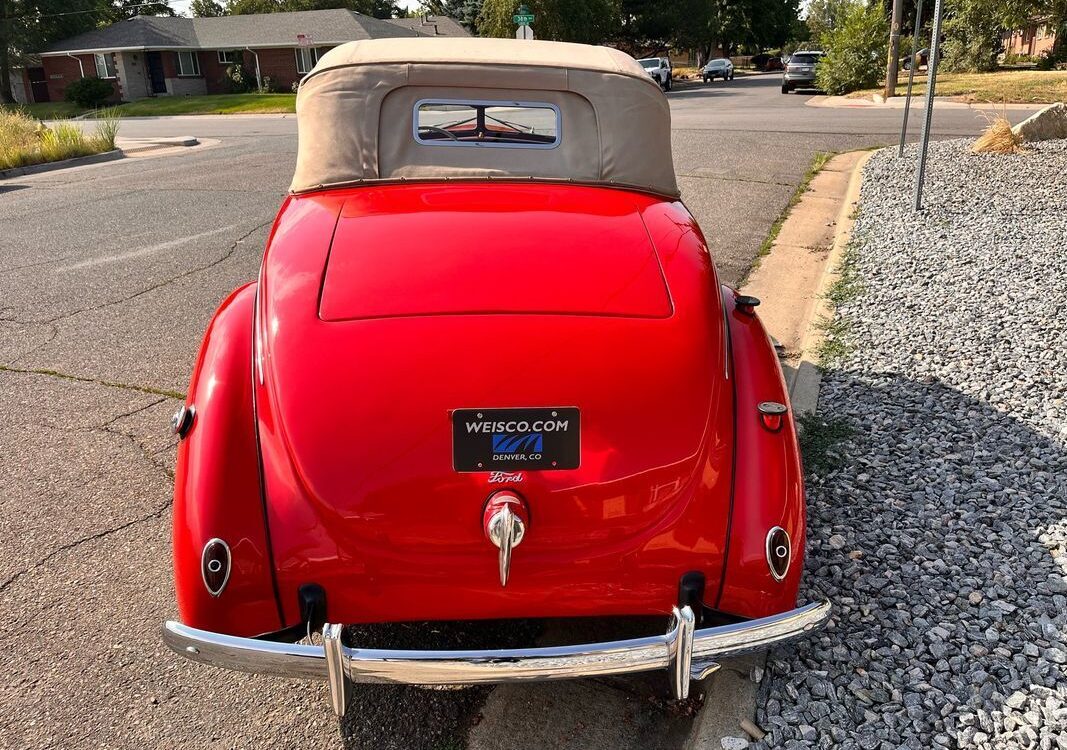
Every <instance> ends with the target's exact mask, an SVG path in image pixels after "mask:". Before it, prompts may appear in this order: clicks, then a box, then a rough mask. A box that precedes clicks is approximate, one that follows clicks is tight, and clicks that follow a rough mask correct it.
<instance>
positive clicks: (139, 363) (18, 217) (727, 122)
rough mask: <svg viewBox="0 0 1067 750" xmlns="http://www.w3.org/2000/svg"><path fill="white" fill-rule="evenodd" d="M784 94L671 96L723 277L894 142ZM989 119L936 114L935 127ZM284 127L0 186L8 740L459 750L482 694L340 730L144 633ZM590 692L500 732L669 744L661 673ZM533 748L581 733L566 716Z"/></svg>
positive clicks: (165, 572) (277, 178)
mask: <svg viewBox="0 0 1067 750" xmlns="http://www.w3.org/2000/svg"><path fill="white" fill-rule="evenodd" d="M777 85H778V80H777V78H776V77H753V78H740V77H739V78H738V79H736V80H735V81H732V82H729V83H724V82H717V83H715V84H711V85H709V86H706V87H704V86H698V87H693V88H686V89H679V90H676V91H675V92H673V93H672V94H670V100H671V103H672V111H673V113H674V126H675V129H674V147H675V164H676V168H677V171H678V173H679V175H680V180H681V184H682V187H683V190H684V199H685V201H686V202H687V203H688V205H689V206H690V208H691V209H692V210H693V212H694V213H695V214H696V216H697V218H698V219H699V220H700V222H701V224H702V226H703V229H704V232H705V234H706V235H707V237H708V240H709V242H710V244H711V246H712V249H713V251H714V252H715V255H716V258H717V262H718V265H719V268H720V271H721V275H722V278H723V280H724V281H727V282H730V283H736V282H737V281H738V280H739V279H740V278H741V277H742V276H743V274H744V273H745V271H746V269H747V268H748V267H749V266H750V265H751V262H752V259H753V257H754V255H755V252H756V250H757V248H758V247H759V244H760V242H761V240H762V239H763V237H764V236H765V234H766V232H767V230H768V228H769V226H770V225H771V223H772V222H773V220H774V219H775V217H776V216H777V215H778V214H779V212H780V211H781V209H782V208H783V206H785V204H786V203H787V201H788V199H789V197H790V195H791V194H792V192H793V190H794V189H795V186H796V185H797V183H798V182H799V181H800V179H801V178H802V176H803V174H804V173H805V171H806V170H807V168H808V165H809V163H810V161H811V157H812V154H813V153H814V152H816V151H823V150H847V149H852V148H858V147H865V146H871V145H879V144H885V143H889V142H891V141H892V140H893V138H894V137H895V132H896V127H897V125H898V119H897V118H899V111H895V110H892V111H887V110H878V111H870V110H836V109H817V108H812V107H807V106H805V104H804V102H805V100H806V99H807V97H805V96H798V95H793V96H788V97H784V96H782V95H781V94H779V93H778V89H777ZM1012 114H1013V115H1014V116H1016V117H1021V116H1023V114H1024V113H1021V112H1017V113H1012ZM981 125H982V121H981V120H979V119H977V118H976V117H975V115H974V113H973V112H969V111H965V110H946V111H945V112H944V113H938V119H937V123H936V126H935V127H936V132H937V133H938V134H940V135H956V134H963V133H975V132H977V130H978V129H979V128H980V126H981ZM295 130H296V127H295V120H294V119H293V118H292V117H243V116H234V117H198V118H172V119H158V120H129V121H126V122H124V123H123V125H122V133H121V134H122V135H125V136H131V137H141V136H154V135H168V136H175V135H195V136H198V137H200V138H207V139H216V140H217V141H218V142H217V143H216V144H214V145H211V146H206V147H199V148H195V149H189V150H186V151H183V152H182V153H180V154H178V155H166V156H155V157H146V158H130V159H124V160H121V161H116V162H110V163H106V164H100V165H94V166H87V167H80V168H76V169H67V170H62V171H55V172H50V173H45V174H40V175H35V176H31V177H22V178H13V179H8V180H5V181H2V182H0V417H2V419H0V611H2V612H3V617H0V643H3V644H4V647H3V648H2V649H0V674H3V675H4V679H3V680H2V682H0V709H2V710H0V748H8V747H10V748H37V747H57V748H81V747H128V748H155V747H190V748H193V747H195V748H201V747H266V746H277V747H309V748H312V747H314V748H318V747H338V746H348V747H375V748H386V747H408V748H415V749H416V750H419V749H421V748H434V747H450V746H455V745H454V737H455V736H456V734H457V732H458V733H462V730H463V728H464V724H463V722H465V721H467V717H468V716H469V714H470V713H471V712H472V711H474V712H476V711H477V710H478V708H477V707H478V705H479V703H480V701H481V700H482V699H483V698H484V697H485V694H484V692H481V693H471V692H465V693H442V692H435V693H425V692H424V691H416V690H413V689H409V690H401V689H378V690H368V691H364V692H362V693H361V697H359V698H358V699H357V703H356V704H354V705H353V706H352V708H351V709H350V713H352V714H353V716H354V718H352V719H351V720H348V721H346V724H345V726H344V728H343V732H339V731H338V727H337V723H336V722H335V720H334V719H333V717H332V714H331V713H330V711H329V708H328V705H327V703H326V692H325V687H324V685H322V684H304V683H288V682H284V681H278V680H273V679H267V678H258V677H252V676H245V675H239V674H231V673H223V672H218V671H213V670H208V669H205V668H202V667H197V666H195V665H193V664H191V663H188V662H185V661H184V660H181V659H180V658H177V657H175V656H173V655H172V654H170V653H169V652H168V651H166V649H165V648H164V647H163V646H162V645H161V644H160V642H159V639H158V628H159V624H160V622H161V621H162V620H163V619H164V618H166V617H168V616H172V615H173V613H174V604H173V592H172V590H171V577H170V540H169V535H170V518H169V502H170V494H171V472H172V466H173V459H174V446H173V440H172V439H171V436H170V434H169V431H168V430H167V420H168V418H169V416H170V414H171V413H172V412H173V411H174V409H175V408H176V407H177V405H178V404H179V403H180V401H179V399H180V396H181V394H182V393H183V392H184V391H185V388H186V385H187V379H188V375H189V372H190V370H191V368H192V364H193V361H194V357H195V354H196V350H197V347H198V345H199V341H200V337H201V334H202V332H203V330H204V327H205V325H206V324H207V322H208V320H209V317H210V315H211V313H212V311H213V310H214V308H215V307H216V306H217V304H218V303H219V302H220V301H221V300H222V298H223V297H224V296H225V295H226V294H227V293H228V292H229V291H230V290H231V289H232V288H233V287H235V286H237V285H238V284H240V283H243V282H245V281H247V280H250V279H253V278H254V277H255V275H256V273H257V270H258V267H259V260H260V256H261V252H262V247H263V243H264V241H265V238H266V235H267V231H268V229H269V226H270V223H271V221H272V219H273V217H274V213H275V211H276V210H277V207H278V204H279V202H280V200H281V197H282V195H283V193H284V190H285V188H286V186H287V184H288V181H289V177H290V175H291V172H292V168H293V163H294V158H295V152H296V138H295ZM902 168H906V167H905V166H904V165H902ZM386 637H388V634H386ZM412 637H414V638H416V639H418V638H419V637H420V636H419V635H418V634H417V633H416V634H414V635H413V636H412ZM665 682H666V680H665V679H664V680H663V684H665ZM582 685H584V687H579V688H575V689H571V688H569V689H568V690H570V692H552V691H545V690H537V691H533V690H531V692H530V693H529V696H528V697H527V698H526V700H527V701H528V706H529V711H531V712H533V711H537V710H541V711H543V712H544V713H543V715H544V716H546V717H553V718H547V719H546V721H545V722H540V723H539V724H538V723H536V722H535V724H537V726H535V727H533V728H532V729H527V730H521V729H519V730H517V731H518V732H520V734H519V735H518V736H516V737H515V739H514V746H524V745H525V746H530V745H532V744H534V743H535V742H536V741H537V740H536V738H535V737H534V736H533V735H534V734H536V732H537V731H538V728H537V727H538V726H539V727H540V729H541V730H542V732H543V730H544V728H545V727H544V725H545V724H546V723H548V724H551V722H552V721H556V718H554V717H558V716H559V715H560V713H559V712H558V711H556V710H552V711H551V712H549V708H548V707H550V706H551V705H552V701H554V700H555V701H557V702H562V703H567V702H572V703H573V702H574V701H579V702H581V704H582V705H581V706H580V707H581V708H586V707H588V706H589V705H590V702H594V703H595V702H596V701H600V700H603V699H604V695H607V694H610V695H611V696H614V698H613V699H612V700H614V701H615V703H614V704H613V705H617V706H618V707H619V711H623V712H629V713H627V714H626V716H625V721H623V720H619V721H616V720H615V716H616V715H615V714H613V713H612V711H613V710H614V709H612V710H608V711H600V712H599V713H598V715H597V716H596V717H595V721H596V722H599V723H598V724H597V726H602V727H603V728H604V732H602V733H601V734H600V735H598V736H599V737H600V738H601V741H594V742H592V744H593V745H595V746H596V745H609V744H610V745H612V746H613V747H622V746H623V743H624V741H632V738H634V737H646V738H648V737H656V736H659V737H661V739H662V738H664V737H677V736H680V735H681V734H684V730H685V727H686V722H687V721H688V719H687V717H686V716H685V715H684V712H682V713H681V714H679V712H678V711H676V710H673V709H671V708H670V707H669V706H666V705H665V704H663V703H662V702H658V698H657V695H658V693H657V691H660V690H661V688H660V687H659V682H658V681H656V682H655V685H654V686H650V687H649V686H647V685H651V683H646V682H642V681H635V682H633V683H629V682H626V683H621V684H620V683H589V684H585V683H582ZM631 686H636V687H631ZM575 690H577V692H574V691H575ZM561 696H574V697H573V700H571V699H565V700H562V701H561ZM620 696H621V697H620ZM492 700H493V698H490V701H492ZM497 703H499V701H497ZM489 705H494V704H492V703H490V704H489ZM565 708H566V706H565V705H564V706H561V707H560V709H559V711H562V710H564V709H565ZM567 726H568V727H570V726H571V725H567ZM632 727H638V728H639V729H640V731H637V730H634V731H630V729H629V728H632ZM663 727H668V731H667V733H666V734H662V733H661V730H662V728H663ZM562 728H563V725H562V724H561V725H560V731H562ZM521 731H529V732H530V733H531V736H530V737H529V743H526V742H525V741H524V739H523V737H522V735H521ZM549 735H550V736H551V732H550V733H549ZM560 737H562V738H563V739H560ZM620 737H621V738H622V739H620ZM627 737H630V738H631V740H626V738H627ZM500 739H501V738H499V737H498V738H497V742H499V741H500ZM491 740H492V738H489V740H487V739H486V738H485V737H484V736H483V737H482V738H481V740H479V742H480V743H481V746H490V745H492V744H493V743H492V741H491ZM545 741H546V742H548V741H552V742H555V743H556V746H566V745H567V744H575V745H578V744H582V745H583V746H584V745H587V744H590V743H589V741H588V737H583V736H582V733H581V728H580V726H579V727H578V728H575V729H574V731H573V732H572V731H570V730H569V729H568V732H567V733H565V734H564V735H560V736H558V737H555V738H554V739H552V740H545ZM649 746H651V745H649Z"/></svg>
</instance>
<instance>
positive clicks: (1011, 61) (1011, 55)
mask: <svg viewBox="0 0 1067 750" xmlns="http://www.w3.org/2000/svg"><path fill="white" fill-rule="evenodd" d="M1036 62H1037V58H1035V57H1034V56H1033V55H1022V54H1018V53H1016V52H1005V53H1004V57H1002V58H1001V60H1000V64H1001V65H1033V64H1034V63H1036Z"/></svg>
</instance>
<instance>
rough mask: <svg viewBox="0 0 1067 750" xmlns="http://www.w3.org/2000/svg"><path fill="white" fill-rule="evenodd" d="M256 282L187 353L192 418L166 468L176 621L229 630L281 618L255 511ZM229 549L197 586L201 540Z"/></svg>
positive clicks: (258, 628) (268, 627)
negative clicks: (226, 570)
mask: <svg viewBox="0 0 1067 750" xmlns="http://www.w3.org/2000/svg"><path fill="white" fill-rule="evenodd" d="M255 300H256V284H254V283H253V284H247V285H245V286H242V287H240V288H239V289H237V290H236V291H235V292H233V294H231V295H230V296H229V297H228V298H227V299H226V300H225V301H224V302H223V303H222V305H221V306H220V307H219V309H218V311H217V312H216V313H215V316H214V318H213V319H212V321H211V324H210V325H209V326H208V329H207V333H205V334H204V341H203V344H202V345H201V348H200V354H199V356H198V358H197V362H196V369H195V370H194V371H193V378H192V382H191V384H190V386H189V396H188V398H187V402H186V405H187V407H191V408H193V409H194V410H195V415H194V417H193V421H192V425H191V427H190V428H189V430H188V432H187V433H186V435H185V437H184V438H183V439H182V440H181V442H180V443H179V444H178V461H177V467H176V469H175V474H174V532H173V534H174V539H173V542H174V583H175V589H176V591H177V598H178V612H179V615H180V616H181V620H182V622H184V623H185V624H186V625H190V626H192V627H195V628H200V629H203V630H211V631H215V632H219V633H228V634H231V635H238V636H250V635H259V634H262V633H267V632H272V631H276V630H280V629H281V627H282V623H281V617H280V613H279V607H278V600H277V596H276V593H275V583H274V578H273V575H274V574H273V565H272V563H271V559H270V544H269V535H268V533H267V528H266V523H265V520H264V509H263V498H262V487H261V481H260V466H259V449H258V447H257V440H256V421H255V414H254V405H253V401H252V325H253V323H252V321H253V311H254V308H255ZM212 539H221V540H223V541H224V542H225V543H226V545H227V546H228V547H229V550H230V557H231V567H230V574H229V578H228V579H227V581H226V584H225V586H224V588H223V589H222V591H221V592H220V593H219V594H218V596H213V595H212V594H211V593H210V592H209V591H208V589H207V586H206V584H205V581H204V577H203V574H202V572H201V570H202V568H201V565H202V559H201V557H202V555H203V551H204V546H205V545H206V544H207V542H208V541H210V540H212Z"/></svg>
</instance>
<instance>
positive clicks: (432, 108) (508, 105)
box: [414, 99, 560, 148]
mask: <svg viewBox="0 0 1067 750" xmlns="http://www.w3.org/2000/svg"><path fill="white" fill-rule="evenodd" d="M414 130H415V140H416V141H418V142H419V143H421V144H424V145H428V146H503V147H508V148H555V147H556V146H558V145H559V140H560V113H559V108H558V107H557V106H556V105H554V104H547V103H542V102H503V101H463V100H455V99H441V100H432V101H431V100H426V99H423V100H420V101H418V102H416V103H415V113H414Z"/></svg>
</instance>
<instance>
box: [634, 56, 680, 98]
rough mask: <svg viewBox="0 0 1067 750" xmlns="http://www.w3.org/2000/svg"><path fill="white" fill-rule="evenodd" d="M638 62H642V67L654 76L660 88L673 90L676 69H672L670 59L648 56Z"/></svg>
mask: <svg viewBox="0 0 1067 750" xmlns="http://www.w3.org/2000/svg"><path fill="white" fill-rule="evenodd" d="M637 62H639V63H641V67H642V68H644V69H645V72H646V73H648V74H649V75H650V76H652V78H653V80H655V81H656V83H658V84H659V85H660V88H662V89H663V90H664V91H670V90H671V86H673V85H674V71H673V70H672V69H671V61H670V60H668V59H667V58H666V57H646V58H643V59H641V60H638V61H637Z"/></svg>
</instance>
